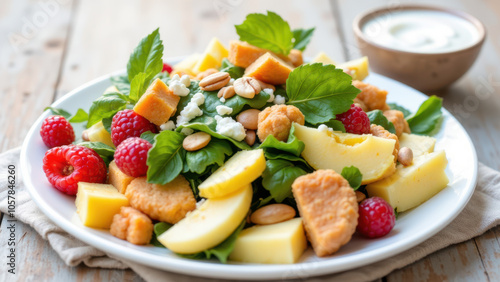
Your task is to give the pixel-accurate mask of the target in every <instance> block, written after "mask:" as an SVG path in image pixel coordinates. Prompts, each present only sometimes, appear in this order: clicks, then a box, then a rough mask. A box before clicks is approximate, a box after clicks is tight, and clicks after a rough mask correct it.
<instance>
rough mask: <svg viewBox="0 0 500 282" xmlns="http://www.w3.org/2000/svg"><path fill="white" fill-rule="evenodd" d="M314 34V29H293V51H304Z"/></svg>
mask: <svg viewBox="0 0 500 282" xmlns="http://www.w3.org/2000/svg"><path fill="white" fill-rule="evenodd" d="M313 33H314V27H313V28H310V29H302V28H298V29H294V30H293V39H294V41H293V49H297V50H300V51H304V50H305V49H306V47H307V44H309V42H310V41H311V38H312V36H313Z"/></svg>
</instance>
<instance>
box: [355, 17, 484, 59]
mask: <svg viewBox="0 0 500 282" xmlns="http://www.w3.org/2000/svg"><path fill="white" fill-rule="evenodd" d="M362 32H363V33H364V34H365V35H367V36H368V38H370V40H371V41H373V42H375V43H377V44H379V45H382V46H385V47H389V48H392V49H397V50H401V51H408V52H417V53H443V52H450V51H456V50H460V49H464V48H467V47H469V46H472V45H473V44H474V43H476V42H477V41H478V40H479V31H478V30H477V28H476V27H475V26H474V25H473V24H472V23H471V22H469V21H467V20H466V19H464V18H461V17H459V16H456V15H453V14H449V13H446V12H441V11H430V10H406V11H397V12H390V13H387V14H382V15H380V16H378V17H375V18H373V19H370V20H369V21H367V22H366V23H365V24H364V25H363V26H362Z"/></svg>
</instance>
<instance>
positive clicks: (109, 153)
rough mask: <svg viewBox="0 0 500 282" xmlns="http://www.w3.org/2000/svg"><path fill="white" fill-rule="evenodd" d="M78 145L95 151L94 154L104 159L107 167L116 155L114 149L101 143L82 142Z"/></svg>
mask: <svg viewBox="0 0 500 282" xmlns="http://www.w3.org/2000/svg"><path fill="white" fill-rule="evenodd" d="M78 145H80V146H85V147H87V148H89V149H92V150H94V152H96V153H97V154H98V155H99V156H100V157H101V158H102V160H103V161H104V162H105V163H106V165H109V163H110V162H111V161H112V160H113V158H114V155H115V149H114V148H112V147H110V146H108V145H106V144H104V143H101V142H81V143H79V144H78Z"/></svg>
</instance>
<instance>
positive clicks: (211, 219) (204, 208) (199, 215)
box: [158, 184, 253, 254]
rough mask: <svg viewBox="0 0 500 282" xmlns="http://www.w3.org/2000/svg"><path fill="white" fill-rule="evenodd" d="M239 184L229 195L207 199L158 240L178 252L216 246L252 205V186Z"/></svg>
mask: <svg viewBox="0 0 500 282" xmlns="http://www.w3.org/2000/svg"><path fill="white" fill-rule="evenodd" d="M240 188H241V189H239V190H238V191H236V192H235V193H233V194H230V195H228V196H226V197H222V198H218V199H208V200H206V201H205V202H204V203H203V204H201V206H200V207H199V208H197V209H196V210H194V211H192V212H191V213H188V214H187V215H186V217H185V218H184V219H182V220H181V221H179V222H178V223H177V224H175V225H174V226H173V227H172V228H170V229H169V230H167V231H166V232H165V233H163V234H161V235H160V236H158V241H160V243H162V244H163V245H164V246H165V247H167V248H168V249H170V250H171V251H173V252H176V253H179V254H194V253H198V252H201V251H204V250H207V249H210V248H213V247H215V246H217V245H218V244H220V243H221V242H222V241H224V240H225V239H226V238H227V237H229V235H231V233H233V232H234V230H236V228H237V227H238V226H239V225H240V224H241V222H242V221H243V219H244V218H245V217H246V215H247V213H248V211H249V209H250V204H251V202H252V194H253V191H252V186H251V185H250V184H247V185H244V186H243V187H240Z"/></svg>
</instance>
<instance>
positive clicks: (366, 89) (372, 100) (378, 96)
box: [352, 80, 390, 112]
mask: <svg viewBox="0 0 500 282" xmlns="http://www.w3.org/2000/svg"><path fill="white" fill-rule="evenodd" d="M352 85H354V87H356V88H358V89H359V90H361V92H360V93H359V94H358V96H357V97H356V98H358V99H359V100H361V101H362V102H363V103H364V104H365V105H366V107H367V110H368V111H373V110H382V111H385V110H390V108H389V106H388V105H387V103H386V98H387V91H385V90H382V89H379V88H378V87H376V86H374V85H371V84H368V83H364V82H362V81H359V80H354V81H353V82H352ZM363 110H364V111H365V112H366V111H367V110H365V109H363Z"/></svg>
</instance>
